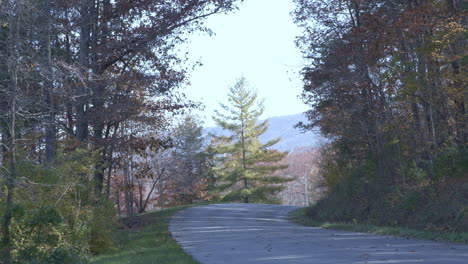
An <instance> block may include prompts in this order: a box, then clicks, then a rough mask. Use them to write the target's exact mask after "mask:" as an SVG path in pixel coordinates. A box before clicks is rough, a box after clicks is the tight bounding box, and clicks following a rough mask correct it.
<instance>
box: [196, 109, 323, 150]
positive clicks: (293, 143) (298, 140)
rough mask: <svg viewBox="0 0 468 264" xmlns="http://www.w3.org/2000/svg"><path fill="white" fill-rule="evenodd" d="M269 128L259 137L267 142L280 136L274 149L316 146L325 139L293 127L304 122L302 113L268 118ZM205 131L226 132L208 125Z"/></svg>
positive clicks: (317, 134)
mask: <svg viewBox="0 0 468 264" xmlns="http://www.w3.org/2000/svg"><path fill="white" fill-rule="evenodd" d="M269 120H270V122H269V124H270V128H269V129H268V131H267V132H266V133H265V134H263V135H262V136H261V137H260V139H261V140H262V142H267V141H269V140H271V139H275V138H278V137H281V141H280V142H278V144H276V145H274V146H273V147H274V148H275V149H278V150H281V151H286V150H287V151H292V150H294V149H296V148H298V147H304V146H317V145H319V144H320V142H322V141H324V140H325V139H324V138H323V137H322V136H321V135H320V133H319V132H310V131H308V132H305V133H303V132H302V131H301V130H300V129H297V128H294V126H295V125H296V124H297V123H298V122H301V121H303V122H305V121H306V118H305V117H304V116H303V114H296V115H288V116H276V117H272V118H270V119H269ZM205 133H206V134H209V133H212V134H215V135H222V134H225V133H226V132H225V131H223V130H222V128H221V127H218V126H217V127H208V128H205Z"/></svg>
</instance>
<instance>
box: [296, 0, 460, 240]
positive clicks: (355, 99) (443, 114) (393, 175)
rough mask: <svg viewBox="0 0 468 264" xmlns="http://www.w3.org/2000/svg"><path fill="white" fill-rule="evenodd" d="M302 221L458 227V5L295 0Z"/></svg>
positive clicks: (448, 0) (454, 1) (452, 2)
mask: <svg viewBox="0 0 468 264" xmlns="http://www.w3.org/2000/svg"><path fill="white" fill-rule="evenodd" d="M295 2H296V10H295V13H294V15H295V21H296V23H298V25H300V26H301V28H302V29H303V34H302V35H301V36H300V37H299V38H298V40H297V44H298V46H299V47H301V49H302V51H303V53H304V56H305V58H306V59H307V61H308V65H307V66H306V67H304V68H303V71H302V73H303V81H304V90H303V93H302V98H303V100H304V102H305V103H307V104H308V105H309V106H310V110H309V111H308V112H307V113H306V114H307V116H308V120H309V122H304V123H303V124H300V127H302V128H303V129H306V130H307V129H311V128H313V127H319V128H320V129H321V132H322V133H323V134H324V135H326V136H327V137H328V138H330V139H331V143H330V144H329V145H326V146H324V147H323V149H322V158H321V161H320V164H319V168H320V170H321V172H320V174H321V176H322V177H323V183H324V185H325V186H326V187H327V189H328V193H327V195H326V196H327V197H326V198H325V199H323V200H321V201H319V202H318V204H317V205H316V206H314V207H312V208H310V209H309V210H308V215H309V217H311V218H314V219H320V220H326V221H340V222H358V223H364V224H376V225H384V226H405V227H412V228H417V229H421V230H433V231H434V230H435V231H437V232H466V231H467V230H468V211H467V209H468V207H467V206H468V197H467V196H466V194H467V193H468V185H467V183H468V182H467V179H468V174H467V172H468V152H467V124H468V115H467V113H466V103H467V98H468V97H467V95H468V93H467V92H468V91H467V86H466V83H467V76H468V75H467V74H466V73H467V72H466V71H467V63H468V57H467V53H466V52H467V50H466V44H467V41H466V37H467V33H468V32H467V28H466V25H467V17H466V15H467V8H468V5H467V3H466V1H457V0H446V1H445V0H444V1H439V0H437V1H436V0H433V1H432V0H430V1H426V0H424V1H418V0H415V1H385V0H383V1H379V0H375V1H366V0H348V1H338V0H337V1H334V0H330V1H313V0H312V1H306V0H297V1H295Z"/></svg>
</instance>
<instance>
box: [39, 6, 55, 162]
mask: <svg viewBox="0 0 468 264" xmlns="http://www.w3.org/2000/svg"><path fill="white" fill-rule="evenodd" d="M50 11H51V5H50V0H45V2H44V10H43V12H44V33H43V43H42V49H43V56H44V62H45V67H44V68H45V71H46V72H45V74H44V76H45V80H44V103H45V106H46V109H47V114H46V116H45V166H46V167H50V165H51V164H52V163H53V161H54V159H55V143H56V126H55V110H54V108H55V107H54V106H53V101H52V95H51V93H52V90H53V83H52V76H51V75H52V66H51V48H50V35H51V32H50Z"/></svg>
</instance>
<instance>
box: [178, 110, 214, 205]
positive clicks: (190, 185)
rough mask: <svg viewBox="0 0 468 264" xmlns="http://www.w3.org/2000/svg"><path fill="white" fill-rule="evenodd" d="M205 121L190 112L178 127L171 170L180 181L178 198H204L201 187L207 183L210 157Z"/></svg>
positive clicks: (187, 200)
mask: <svg viewBox="0 0 468 264" xmlns="http://www.w3.org/2000/svg"><path fill="white" fill-rule="evenodd" d="M202 124H203V122H202V121H200V120H198V118H197V117H196V116H192V115H186V116H185V117H184V118H183V120H181V122H180V123H179V124H178V125H177V126H176V127H175V128H174V132H173V142H174V147H173V149H172V152H171V158H172V160H173V162H172V166H171V168H170V172H171V174H173V178H174V181H175V183H176V186H175V193H176V194H177V196H178V197H177V200H178V201H179V202H182V203H192V202H193V201H194V200H197V199H200V198H203V197H201V194H200V190H199V189H200V188H201V186H203V185H204V173H205V172H206V171H207V170H208V161H207V160H208V158H207V155H206V153H205V151H204V150H205V144H204V142H205V138H204V137H203V127H202Z"/></svg>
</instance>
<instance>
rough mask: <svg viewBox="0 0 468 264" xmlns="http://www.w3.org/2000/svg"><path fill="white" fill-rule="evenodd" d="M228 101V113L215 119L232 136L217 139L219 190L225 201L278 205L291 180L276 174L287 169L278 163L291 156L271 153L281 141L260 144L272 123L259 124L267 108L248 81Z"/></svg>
mask: <svg viewBox="0 0 468 264" xmlns="http://www.w3.org/2000/svg"><path fill="white" fill-rule="evenodd" d="M228 99H229V105H224V104H221V108H222V109H223V110H224V111H225V113H224V114H223V113H221V112H219V111H216V116H215V117H213V119H214V120H215V122H216V123H217V124H218V125H219V126H221V127H222V128H223V129H224V130H227V131H228V132H229V133H230V135H228V136H214V138H213V143H214V144H213V146H212V150H211V151H212V152H214V153H215V154H216V160H217V165H216V166H215V167H214V168H213V170H214V173H215V175H216V177H217V190H218V191H219V192H220V196H221V197H222V199H223V200H238V201H239V200H241V201H243V202H244V203H250V202H278V199H277V197H276V195H277V193H278V192H280V191H281V190H283V188H284V187H283V186H282V185H281V183H284V182H287V181H290V179H286V178H284V177H279V176H274V175H273V173H274V172H275V171H278V170H281V169H285V168H286V167H287V166H286V165H281V164H279V163H278V162H279V161H281V160H282V159H283V158H284V157H285V156H286V155H287V153H286V152H280V151H276V150H272V149H269V148H270V147H272V146H273V145H274V144H276V143H277V142H278V141H279V140H280V139H279V138H278V139H275V140H270V141H269V142H267V143H265V144H262V143H261V142H260V139H259V137H260V135H262V134H263V133H265V132H266V131H267V130H268V120H265V121H262V122H259V117H260V116H261V115H262V113H263V111H264V107H263V105H262V103H261V102H259V101H258V100H257V93H256V91H254V90H253V89H251V88H249V87H248V84H247V81H246V79H245V78H244V77H241V78H240V79H239V80H237V82H236V83H235V85H234V86H232V87H231V88H230V89H229V94H228Z"/></svg>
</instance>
